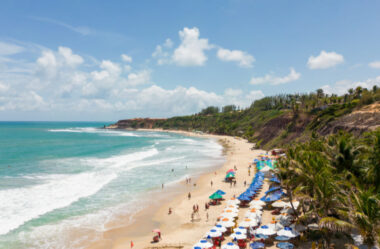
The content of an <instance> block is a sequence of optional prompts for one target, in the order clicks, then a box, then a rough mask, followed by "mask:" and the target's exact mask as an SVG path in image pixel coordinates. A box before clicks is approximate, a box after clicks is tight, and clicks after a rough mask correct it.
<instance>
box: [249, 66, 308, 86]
mask: <svg viewBox="0 0 380 249" xmlns="http://www.w3.org/2000/svg"><path fill="white" fill-rule="evenodd" d="M300 77H301V74H300V73H297V72H296V70H294V68H290V73H289V74H288V75H286V76H284V77H276V76H274V75H273V74H267V75H265V76H264V77H256V78H255V77H253V78H252V79H251V81H250V83H251V84H252V85H259V84H270V85H280V84H285V83H289V82H292V81H295V80H298V79H299V78H300Z"/></svg>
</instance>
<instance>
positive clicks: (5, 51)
mask: <svg viewBox="0 0 380 249" xmlns="http://www.w3.org/2000/svg"><path fill="white" fill-rule="evenodd" d="M23 51H24V48H23V47H21V46H18V45H15V44H11V43H6V42H0V55H12V54H18V53H21V52H23Z"/></svg>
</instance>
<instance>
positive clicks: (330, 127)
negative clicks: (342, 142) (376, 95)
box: [318, 102, 380, 135]
mask: <svg viewBox="0 0 380 249" xmlns="http://www.w3.org/2000/svg"><path fill="white" fill-rule="evenodd" d="M379 127H380V103H379V102H376V103H374V104H371V105H368V106H365V107H363V108H360V109H358V110H355V111H353V112H352V113H350V114H347V115H344V116H342V117H340V118H338V119H337V120H334V121H332V122H329V123H328V124H327V125H325V126H324V127H322V129H320V130H319V131H318V132H319V133H320V134H321V135H327V134H331V133H336V132H338V131H339V130H345V131H349V132H352V133H355V134H357V135H358V134H360V133H363V132H365V131H370V130H375V129H377V128H379Z"/></svg>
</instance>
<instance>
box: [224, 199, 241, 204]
mask: <svg viewBox="0 0 380 249" xmlns="http://www.w3.org/2000/svg"><path fill="white" fill-rule="evenodd" d="M239 203H240V201H239V200H238V199H231V200H228V201H227V204H232V205H234V204H235V205H239Z"/></svg>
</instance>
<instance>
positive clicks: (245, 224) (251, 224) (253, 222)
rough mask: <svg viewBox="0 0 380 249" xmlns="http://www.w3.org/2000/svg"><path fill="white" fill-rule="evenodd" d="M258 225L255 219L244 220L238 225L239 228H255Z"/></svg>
mask: <svg viewBox="0 0 380 249" xmlns="http://www.w3.org/2000/svg"><path fill="white" fill-rule="evenodd" d="M258 225H259V222H258V220H257V219H250V218H246V219H245V220H244V221H242V222H240V223H239V226H242V227H256V226H258Z"/></svg>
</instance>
